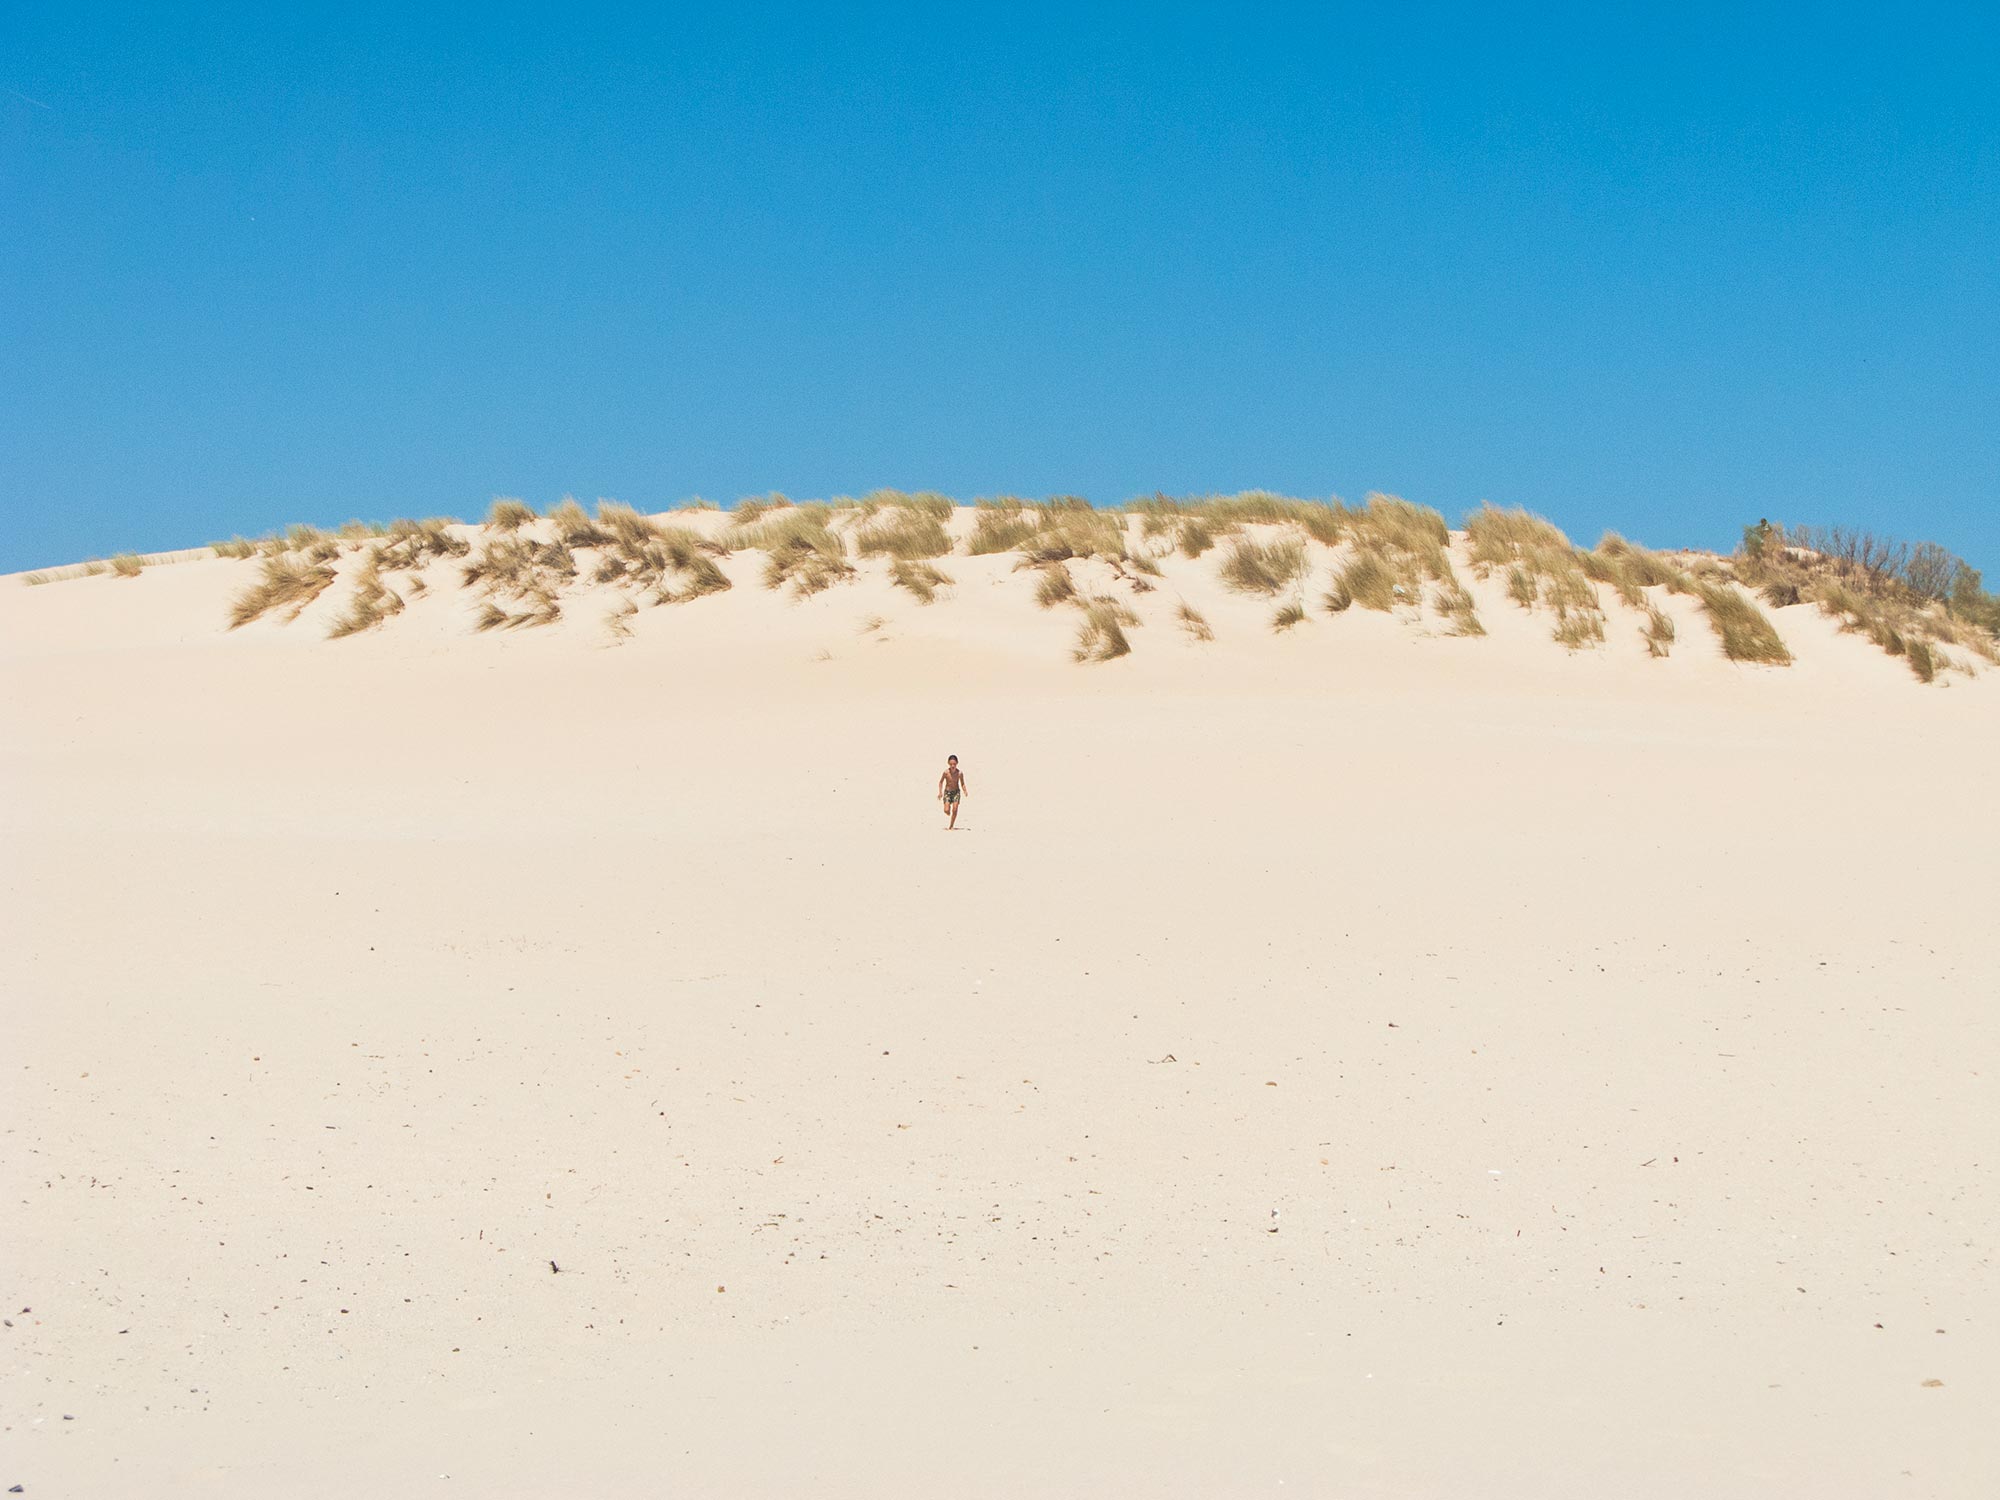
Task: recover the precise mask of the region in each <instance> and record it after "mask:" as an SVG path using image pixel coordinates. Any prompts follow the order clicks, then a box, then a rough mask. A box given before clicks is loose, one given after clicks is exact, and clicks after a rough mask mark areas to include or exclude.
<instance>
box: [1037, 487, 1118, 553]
mask: <svg viewBox="0 0 2000 1500" xmlns="http://www.w3.org/2000/svg"><path fill="white" fill-rule="evenodd" d="M1030 513H1031V514H1032V515H1033V516H1034V519H1035V527H1034V530H1033V531H1032V532H1030V533H1029V534H1028V535H1027V536H1026V537H1024V538H1023V539H1022V540H1021V542H1020V543H1018V544H1017V545H1016V547H1015V548H1014V550H1015V551H1017V552H1019V553H1020V554H1021V555H1022V556H1023V557H1024V558H1026V559H1027V560H1028V561H1029V562H1030V563H1055V562H1067V561H1068V560H1070V559H1071V558H1079V557H1101V558H1103V559H1104V560H1105V561H1107V562H1111V563H1122V562H1123V561H1124V560H1125V558H1126V556H1127V555H1128V554H1127V552H1126V548H1125V518H1124V517H1123V516H1122V515H1120V514H1118V513H1117V512H1115V511H1104V510H1092V509H1091V508H1090V507H1089V506H1088V505H1086V504H1084V502H1083V501H1081V500H1077V499H1075V498H1073V497H1070V496H1057V497H1056V498H1055V499H1053V500H1048V501H1045V502H1043V503H1042V504H1040V505H1036V506H1033V507H1031V508H1030Z"/></svg>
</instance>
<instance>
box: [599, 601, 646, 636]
mask: <svg viewBox="0 0 2000 1500" xmlns="http://www.w3.org/2000/svg"><path fill="white" fill-rule="evenodd" d="M638 612H639V604H638V601H637V600H634V599H621V600H619V601H618V603H617V604H615V605H613V606H612V608H611V612H610V613H609V614H607V615H606V616H605V617H604V633H605V635H606V636H607V637H609V638H610V641H611V644H612V645H614V646H616V645H621V644H622V643H624V642H626V641H629V640H631V639H632V616H634V615H636V614H637V613H638Z"/></svg>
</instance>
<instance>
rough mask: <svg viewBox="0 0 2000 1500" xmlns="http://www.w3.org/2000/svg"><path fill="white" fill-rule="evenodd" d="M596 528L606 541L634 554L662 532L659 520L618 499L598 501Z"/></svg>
mask: <svg viewBox="0 0 2000 1500" xmlns="http://www.w3.org/2000/svg"><path fill="white" fill-rule="evenodd" d="M596 529H597V531H598V533H599V534H600V535H601V536H603V537H604V539H605V543H608V544H609V545H611V546H614V547H619V548H622V549H623V550H624V551H625V552H626V553H627V554H629V555H632V556H636V555H638V554H640V553H643V552H644V551H645V549H646V546H647V544H648V543H650V542H652V541H653V540H654V539H655V538H656V537H658V536H659V534H660V527H659V523H658V522H656V521H654V520H653V519H652V518H651V517H650V516H642V515H640V514H639V512H637V511H636V510H634V509H632V507H631V506H629V505H621V504H620V503H619V502H618V501H616V500H600V501H598V502H597V522H596ZM564 540H566V541H569V544H570V545H571V546H572V547H577V546H584V545H587V544H586V543H582V542H577V541H572V540H570V539H569V538H564ZM600 545H604V543H600Z"/></svg>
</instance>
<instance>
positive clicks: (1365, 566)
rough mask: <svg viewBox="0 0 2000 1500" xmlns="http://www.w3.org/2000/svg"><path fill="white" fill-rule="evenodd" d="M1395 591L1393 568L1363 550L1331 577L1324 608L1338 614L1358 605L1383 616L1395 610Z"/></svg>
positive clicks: (1371, 551)
mask: <svg viewBox="0 0 2000 1500" xmlns="http://www.w3.org/2000/svg"><path fill="white" fill-rule="evenodd" d="M1397 588H1398V583H1397V570H1396V567H1395V565H1394V564H1393V563H1392V562H1390V560H1389V559H1388V558H1387V557H1385V556H1384V555H1383V554H1382V553H1380V552H1378V551H1376V550H1375V549H1374V548H1372V547H1367V548H1363V549H1362V550H1360V551H1358V552H1356V553H1355V554H1354V556H1352V557H1351V558H1349V559H1348V560H1347V562H1346V563H1345V564H1344V565H1342V567H1341V569H1340V571H1339V572H1338V573H1336V574H1335V575H1334V579H1333V587H1332V588H1331V589H1330V590H1328V592H1327V596H1326V607H1327V608H1328V609H1330V610H1332V611H1333V612H1334V613H1335V614H1339V613H1341V612H1342V611H1344V610H1348V609H1351V608H1353V606H1355V605H1357V604H1358V605H1360V606H1361V607H1362V608H1363V609H1374V610H1380V611H1382V612H1383V613H1384V614H1387V613H1388V612H1389V611H1391V610H1393V609H1394V608H1395V607H1396V603H1397Z"/></svg>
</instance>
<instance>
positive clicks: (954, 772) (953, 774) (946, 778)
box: [937, 755, 967, 833]
mask: <svg viewBox="0 0 2000 1500" xmlns="http://www.w3.org/2000/svg"><path fill="white" fill-rule="evenodd" d="M966 790H967V788H966V785H965V772H963V771H961V770H959V768H958V757H957V756H956V755H950V756H946V757H945V768H944V774H943V775H942V776H940V777H938V784H937V794H938V801H940V802H942V803H943V804H944V810H945V811H946V812H947V813H949V814H950V815H951V820H950V821H949V822H948V823H946V824H945V825H944V826H945V831H946V832H947V833H949V832H951V831H952V830H953V829H955V828H957V827H958V799H959V798H960V797H963V796H964V795H965V793H966Z"/></svg>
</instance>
